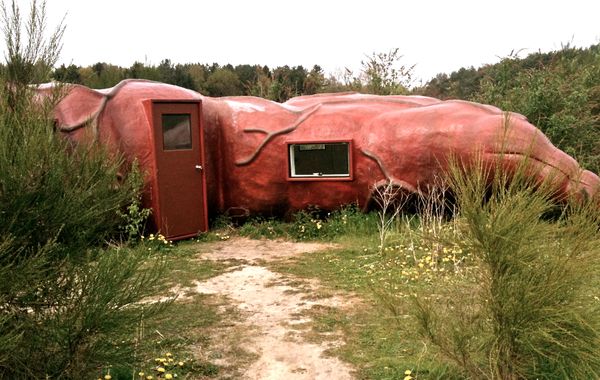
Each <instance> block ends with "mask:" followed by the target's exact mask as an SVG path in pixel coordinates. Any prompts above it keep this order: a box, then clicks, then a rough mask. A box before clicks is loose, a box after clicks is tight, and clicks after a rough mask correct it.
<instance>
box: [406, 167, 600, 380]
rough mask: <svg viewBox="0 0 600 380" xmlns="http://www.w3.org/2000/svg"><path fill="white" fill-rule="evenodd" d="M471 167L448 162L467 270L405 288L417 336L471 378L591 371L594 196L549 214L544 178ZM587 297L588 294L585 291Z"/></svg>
mask: <svg viewBox="0 0 600 380" xmlns="http://www.w3.org/2000/svg"><path fill="white" fill-rule="evenodd" d="M524 167H525V165H524V166H523V168H524ZM523 168H521V170H517V173H516V174H514V175H512V174H511V175H507V174H506V173H502V172H501V171H497V172H496V173H495V175H494V181H493V183H492V184H491V185H488V184H487V180H486V179H487V178H489V177H490V176H491V174H490V173H489V172H487V171H486V170H484V169H482V166H479V167H478V170H474V171H469V173H468V174H466V170H464V169H462V168H459V167H458V165H457V166H455V167H454V168H453V170H452V175H451V179H450V182H451V188H452V190H453V191H454V193H455V195H456V200H457V206H458V211H459V214H460V216H459V218H460V219H459V220H460V221H459V223H457V226H458V227H459V228H460V230H461V231H460V233H461V236H462V240H461V241H458V242H457V244H459V245H460V246H462V247H463V249H465V250H468V251H469V252H471V254H472V255H473V258H474V260H475V269H474V272H473V275H472V276H471V277H470V278H468V279H464V280H462V281H460V282H452V283H451V284H447V285H446V286H444V287H442V288H440V289H438V290H437V291H436V293H435V294H434V295H427V296H423V295H415V297H414V301H415V308H414V312H415V315H416V317H417V319H418V321H419V324H420V326H421V330H422V333H423V336H424V337H426V338H427V339H428V340H429V341H431V342H432V343H433V344H435V345H436V346H437V347H438V348H439V350H440V352H441V353H442V355H443V356H444V357H445V358H446V359H448V360H449V361H451V362H453V363H454V364H455V365H456V366H458V367H459V368H460V369H461V370H462V371H463V373H464V375H465V376H466V377H468V378H473V379H481V378H488V379H591V378H597V377H598V376H599V375H600V314H599V313H598V312H599V306H600V303H599V302H598V301H597V296H596V294H597V286H598V278H599V274H600V273H599V269H600V266H599V264H600V232H599V231H598V226H599V225H600V215H599V214H598V208H597V207H598V200H597V199H596V200H592V201H590V202H589V203H585V204H582V203H569V204H568V205H566V206H565V208H564V209H563V211H562V212H559V213H558V214H559V216H558V217H556V218H555V219H552V220H547V219H545V218H543V216H544V215H550V214H556V205H555V204H554V201H553V198H552V195H553V194H552V190H551V187H550V186H545V184H542V185H540V184H534V183H532V182H531V181H530V180H529V179H528V177H527V176H526V175H525V170H524V169H523ZM594 297H596V298H594Z"/></svg>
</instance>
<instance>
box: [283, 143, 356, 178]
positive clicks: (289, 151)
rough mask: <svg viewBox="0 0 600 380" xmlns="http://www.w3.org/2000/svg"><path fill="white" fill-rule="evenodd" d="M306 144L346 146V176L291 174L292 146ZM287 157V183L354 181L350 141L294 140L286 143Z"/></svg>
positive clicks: (292, 167)
mask: <svg viewBox="0 0 600 380" xmlns="http://www.w3.org/2000/svg"><path fill="white" fill-rule="evenodd" d="M306 144H311V145H312V144H325V145H327V144H347V145H348V174H347V175H332V174H326V175H315V174H300V175H298V174H293V169H294V164H293V158H294V156H293V154H294V153H293V152H294V150H293V146H295V145H306ZM286 155H287V180H288V181H353V180H354V159H353V156H354V142H353V140H352V139H335V140H324V139H315V140H294V141H287V142H286Z"/></svg>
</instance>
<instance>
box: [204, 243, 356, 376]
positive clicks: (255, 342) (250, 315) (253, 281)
mask: <svg viewBox="0 0 600 380" xmlns="http://www.w3.org/2000/svg"><path fill="white" fill-rule="evenodd" d="M331 247H332V246H328V245H325V244H318V243H293V242H288V241H270V240H251V239H246V238H237V237H236V238H233V239H231V240H228V241H224V242H219V243H213V244H211V245H210V246H209V249H208V252H207V253H205V254H202V258H203V259H210V260H227V261H231V260H241V261H242V262H244V264H242V265H240V266H237V267H235V268H232V270H230V271H229V272H227V273H224V274H222V275H220V276H217V277H213V278H210V279H208V280H206V281H203V282H197V283H196V287H195V290H196V291H197V292H199V293H205V294H214V295H215V296H225V297H227V298H228V299H229V300H231V301H233V303H234V304H235V306H236V308H237V309H236V311H237V314H238V317H236V320H235V321H230V322H229V325H230V327H228V329H229V330H230V333H231V334H224V333H223V331H220V332H219V339H225V340H235V342H234V341H230V342H228V344H233V345H235V346H237V347H238V348H240V349H243V350H244V351H245V352H246V353H247V354H248V353H249V354H250V355H251V356H252V357H256V358H257V359H256V360H255V361H253V362H251V363H249V365H246V367H245V368H238V371H239V375H241V376H242V377H243V378H244V379H261V380H262V379H291V380H295V379H297V380H300V379H328V380H330V379H339V380H344V379H352V378H353V376H352V368H351V367H350V366H349V365H348V364H346V363H344V362H342V361H340V360H339V359H337V358H334V357H329V356H327V355H326V354H325V352H326V351H327V350H328V349H330V348H332V347H335V346H336V345H339V344H341V341H340V340H339V339H336V337H331V336H329V337H328V338H327V339H324V340H323V342H321V343H309V342H307V341H305V340H304V339H303V338H302V331H303V329H304V328H306V325H307V324H309V323H310V322H311V320H310V319H309V318H308V317H306V315H307V313H306V311H308V310H309V309H311V308H313V307H315V306H324V307H335V308H344V307H349V306H350V304H351V300H349V299H344V298H342V297H340V296H332V297H328V298H318V297H317V298H315V297H313V296H312V295H313V293H315V292H317V291H318V290H319V289H318V283H316V282H315V281H306V280H303V279H299V278H296V277H294V276H291V275H283V274H280V273H275V272H272V271H271V270H269V269H268V268H267V267H265V266H263V265H261V264H260V263H265V262H269V261H273V260H279V259H282V258H286V257H291V256H295V255H300V254H303V253H307V252H315V251H320V250H324V249H327V248H331ZM240 332H243V334H242V335H240ZM227 336H228V337H230V338H231V339H227ZM214 338H216V337H213V339H214ZM223 343H224V342H223ZM221 360H222V361H223V362H224V363H227V362H228V360H227V358H222V359H221ZM233 361H235V360H233ZM230 362H231V361H230ZM239 364H240V363H239V362H238V365H239Z"/></svg>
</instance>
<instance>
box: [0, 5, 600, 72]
mask: <svg viewBox="0 0 600 380" xmlns="http://www.w3.org/2000/svg"><path fill="white" fill-rule="evenodd" d="M4 1H10V0H4ZM17 3H18V4H20V5H21V8H22V9H23V10H25V9H26V8H28V6H29V0H17ZM47 6H48V13H49V21H50V22H49V23H50V25H52V26H53V25H56V23H57V22H58V21H59V20H60V18H61V17H62V16H64V15H65V13H66V24H67V31H66V34H65V37H64V49H63V53H62V58H61V63H66V64H70V63H74V64H76V65H81V66H86V65H91V64H93V63H96V62H107V63H112V64H116V65H120V66H124V67H128V66H130V65H131V64H132V63H133V62H134V61H140V62H144V63H148V64H158V63H160V61H161V60H162V59H164V58H169V59H171V61H172V62H173V63H190V62H200V63H212V62H217V63H219V64H227V63H231V64H233V65H236V64H243V63H248V64H266V65H268V66H269V67H271V68H273V67H276V66H281V65H285V64H287V65H290V66H295V65H303V66H304V67H306V68H307V69H310V68H311V67H312V65H314V64H318V65H320V66H321V67H323V68H324V70H325V71H326V72H327V73H334V72H336V71H338V70H341V69H343V68H344V67H349V68H352V69H357V68H358V67H359V65H360V61H361V59H364V57H365V54H370V53H372V52H387V51H389V50H390V49H392V48H396V47H397V48H399V49H400V51H401V53H402V54H403V55H404V58H403V63H406V64H416V65H417V66H416V68H415V74H417V76H418V77H420V78H422V79H423V80H425V81H426V80H428V79H430V78H431V77H433V76H434V75H435V74H437V73H439V72H446V73H450V72H452V71H454V70H457V69H459V68H460V67H463V66H475V67H477V66H480V65H481V64H484V63H494V62H497V61H498V60H499V58H498V57H502V56H507V55H508V54H509V53H510V52H511V51H513V50H515V51H517V50H521V49H524V50H523V52H522V53H521V56H524V55H525V54H527V53H531V52H536V51H538V50H541V51H549V50H553V49H557V48H560V47H561V44H564V43H571V45H574V46H577V47H587V46H589V45H591V44H594V43H598V42H599V41H600V21H599V19H598V15H600V1H598V0H570V1H564V0H560V1H559V0H546V1H541V0H540V1H534V0H519V1H517V0H503V1H498V0H494V1H490V0H478V1H477V0H445V1H444V0H411V1H401V0H397V1H391V0H390V1H385V0H361V1H356V0H329V1H328V0H295V1H285V0H279V1H277V0H211V1H201V0H195V1H194V0H93V1H90V0H48V4H47Z"/></svg>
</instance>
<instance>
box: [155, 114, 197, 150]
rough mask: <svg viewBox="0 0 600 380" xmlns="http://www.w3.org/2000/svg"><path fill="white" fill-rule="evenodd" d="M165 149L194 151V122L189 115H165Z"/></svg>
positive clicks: (163, 122)
mask: <svg viewBox="0 0 600 380" xmlns="http://www.w3.org/2000/svg"><path fill="white" fill-rule="evenodd" d="M162 128H163V149H164V150H184V149H192V122H191V119H190V115H189V114H163V115H162Z"/></svg>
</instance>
